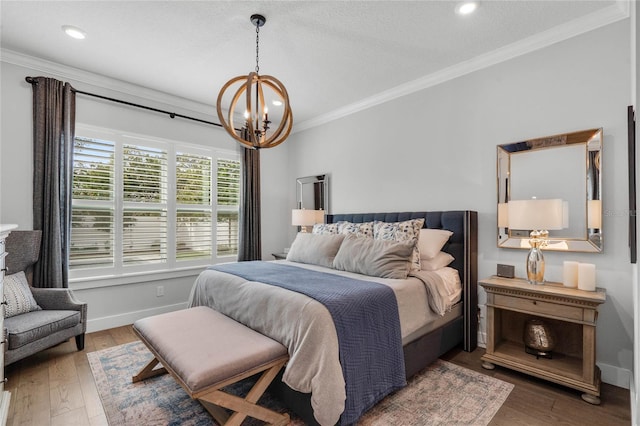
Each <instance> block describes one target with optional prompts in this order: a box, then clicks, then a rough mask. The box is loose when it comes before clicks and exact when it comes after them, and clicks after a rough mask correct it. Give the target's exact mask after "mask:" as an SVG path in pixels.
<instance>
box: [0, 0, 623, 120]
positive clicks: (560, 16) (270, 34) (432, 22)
mask: <svg viewBox="0 0 640 426" xmlns="http://www.w3.org/2000/svg"><path fill="white" fill-rule="evenodd" d="M456 4H457V2H455V1H125V2H120V1H68V2H66V1H6V0H2V1H1V3H0V8H1V9H0V13H1V19H2V28H1V47H2V49H3V53H5V55H4V56H5V57H6V53H7V52H9V53H10V52H18V53H21V54H24V55H28V56H33V57H37V58H41V59H45V60H48V61H52V62H55V63H59V64H64V65H67V66H70V67H73V68H77V69H80V70H84V71H88V72H91V73H96V74H99V75H103V76H106V77H110V78H113V79H117V80H121V81H124V82H128V83H132V84H135V85H139V86H143V87H146V88H149V89H154V90H157V91H160V92H164V93H167V94H170V95H174V96H178V97H181V98H185V99H188V100H191V101H195V102H198V103H202V104H206V105H209V106H213V105H215V100H216V97H217V94H218V91H219V90H220V88H221V87H222V85H223V84H224V83H225V82H226V81H227V80H229V79H230V78H231V77H234V76H237V75H241V74H247V73H249V72H251V71H253V69H254V67H255V27H254V26H253V25H252V24H251V22H250V21H249V17H250V15H252V14H253V13H261V14H263V15H264V16H265V17H266V18H267V22H266V24H265V26H264V27H262V28H261V30H260V73H261V74H270V75H273V76H275V77H277V78H278V79H279V80H280V81H282V82H283V83H284V85H285V86H286V87H287V90H288V92H289V95H290V98H291V106H292V109H293V114H294V122H295V123H296V124H295V125H294V129H295V127H299V126H303V127H304V126H305V125H307V126H308V125H309V123H313V122H318V120H322V119H323V118H324V119H328V118H329V117H331V116H332V114H334V115H335V114H336V111H348V110H350V109H351V110H355V109H358V108H362V107H366V105H367V104H368V103H369V104H371V103H375V100H376V99H380V97H381V96H394V93H397V94H401V93H403V90H405V91H406V90H410V88H411V87H418V86H420V85H428V84H429V82H430V81H434V76H437V78H447V77H446V76H447V75H455V74H456V73H458V74H459V73H460V71H461V70H462V71H464V70H465V69H471V68H473V67H474V66H480V67H481V66H483V64H484V66H486V65H487V64H490V63H491V62H492V61H494V63H495V62H496V61H497V60H499V59H500V58H501V57H502V58H508V57H510V56H511V57H512V56H515V55H517V54H520V53H522V52H524V51H527V49H528V50H529V51H530V50H533V49H535V48H536V47H541V46H543V45H548V44H550V43H552V42H555V41H559V40H561V39H564V38H567V37H570V36H572V35H575V34H579V33H581V32H584V31H587V30H590V29H593V28H597V27H598V26H601V25H605V24H607V23H610V22H613V21H615V20H617V19H622V18H624V17H625V16H624V2H620V1H614V0H610V1H517V0H515V1H495V0H492V1H483V2H481V3H480V7H479V9H478V10H477V11H476V12H475V13H474V14H473V15H469V16H458V15H456V14H455V13H454V9H455V6H456ZM66 24H68V25H73V26H77V27H79V28H81V29H83V30H84V31H86V33H87V37H86V39H84V40H74V39H72V38H70V37H68V36H66V35H65V34H64V33H63V32H62V30H61V26H62V25H66ZM492 58H494V59H492ZM496 58H497V59H496ZM77 88H78V89H82V87H77Z"/></svg>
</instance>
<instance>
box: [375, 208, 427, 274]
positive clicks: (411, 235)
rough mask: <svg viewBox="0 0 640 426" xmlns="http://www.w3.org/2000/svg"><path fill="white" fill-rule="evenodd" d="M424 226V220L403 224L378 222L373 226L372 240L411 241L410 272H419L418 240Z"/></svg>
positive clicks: (408, 221) (413, 220)
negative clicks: (412, 245) (413, 246)
mask: <svg viewBox="0 0 640 426" xmlns="http://www.w3.org/2000/svg"><path fill="white" fill-rule="evenodd" d="M423 225H424V218H420V219H411V220H405V221H404V222H391V223H389V222H380V221H375V222H374V225H373V238H375V239H376V240H386V241H411V242H413V244H415V248H414V249H413V256H412V258H411V270H412V271H419V270H420V251H419V250H418V238H419V237H420V229H422V226H423Z"/></svg>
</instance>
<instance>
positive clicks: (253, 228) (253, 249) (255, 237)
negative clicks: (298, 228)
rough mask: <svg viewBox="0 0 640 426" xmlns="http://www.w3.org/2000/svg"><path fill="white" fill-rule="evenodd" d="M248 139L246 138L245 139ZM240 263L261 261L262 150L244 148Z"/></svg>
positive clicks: (239, 242)
mask: <svg viewBox="0 0 640 426" xmlns="http://www.w3.org/2000/svg"><path fill="white" fill-rule="evenodd" d="M245 139H246V138H245ZM241 150H242V193H241V198H240V218H239V222H240V229H239V232H238V234H239V238H238V239H239V241H238V261H240V262H242V261H246V260H261V259H262V238H261V234H262V232H261V229H260V150H259V149H251V148H245V147H242V148H241Z"/></svg>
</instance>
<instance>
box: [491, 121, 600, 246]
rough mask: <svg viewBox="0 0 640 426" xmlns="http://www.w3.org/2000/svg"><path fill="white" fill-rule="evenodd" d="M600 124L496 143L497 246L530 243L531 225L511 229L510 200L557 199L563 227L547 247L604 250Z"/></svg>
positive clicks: (554, 233)
mask: <svg viewBox="0 0 640 426" xmlns="http://www.w3.org/2000/svg"><path fill="white" fill-rule="evenodd" d="M602 142H603V140H602V129H589V130H583V131H579V132H573V133H565V134H560V135H554V136H548V137H543V138H537V139H531V140H526V141H521V142H513V143H509V144H504V145H498V159H497V161H498V162H497V169H498V215H497V216H498V247H504V248H522V249H527V250H528V249H529V248H530V246H529V233H530V231H532V230H531V229H510V228H509V215H508V210H509V207H508V202H509V201H512V200H530V199H533V198H535V199H538V200H543V199H561V200H562V202H563V209H562V210H563V216H564V217H563V224H562V229H554V230H549V241H548V243H547V246H546V247H545V250H562V251H580V252H601V251H602V203H601V201H600V200H602V191H601V188H602V185H601V174H602V168H601V164H602V163H601V157H602Z"/></svg>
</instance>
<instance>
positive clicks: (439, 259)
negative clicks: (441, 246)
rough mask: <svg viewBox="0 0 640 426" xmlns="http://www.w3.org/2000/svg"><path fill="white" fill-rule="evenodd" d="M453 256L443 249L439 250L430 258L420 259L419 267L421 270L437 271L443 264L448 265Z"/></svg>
mask: <svg viewBox="0 0 640 426" xmlns="http://www.w3.org/2000/svg"><path fill="white" fill-rule="evenodd" d="M454 260H455V258H454V257H453V256H451V255H450V254H449V253H446V252H444V251H441V252H439V253H438V254H436V255H435V256H434V257H432V258H431V259H420V268H421V269H422V270H423V271H437V270H438V269H442V268H444V267H445V266H449V264H450V263H451V262H453V261H454Z"/></svg>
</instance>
